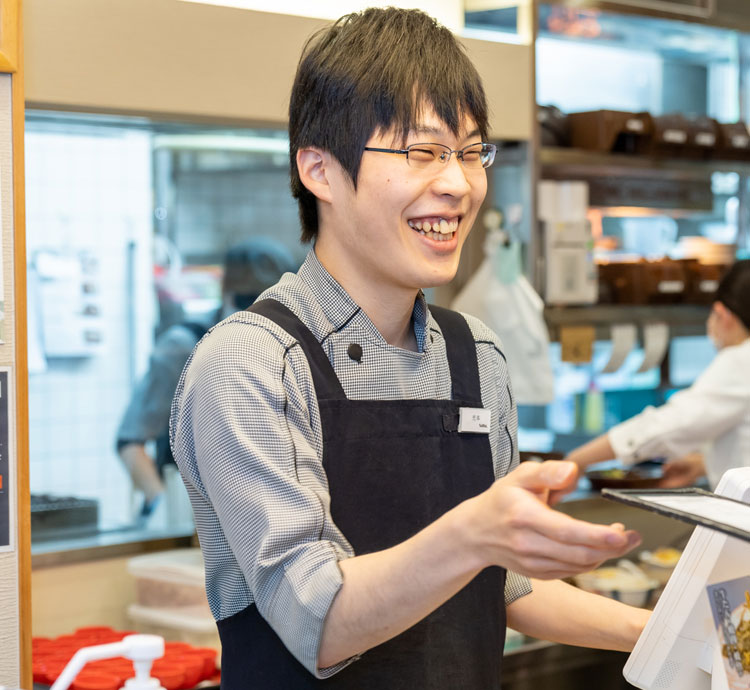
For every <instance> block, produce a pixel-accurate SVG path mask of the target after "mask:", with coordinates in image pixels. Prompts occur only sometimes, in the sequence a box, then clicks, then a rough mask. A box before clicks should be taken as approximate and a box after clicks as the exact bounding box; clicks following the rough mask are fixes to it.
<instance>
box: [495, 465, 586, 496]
mask: <svg viewBox="0 0 750 690" xmlns="http://www.w3.org/2000/svg"><path fill="white" fill-rule="evenodd" d="M577 478H578V466H577V465H576V464H575V463H574V462H568V461H565V460H547V461H546V462H524V463H522V464H521V465H519V466H518V467H517V468H516V469H515V470H513V471H512V472H511V473H509V474H508V475H506V476H505V478H504V479H503V480H502V481H504V482H506V483H510V484H515V485H516V486H520V487H522V488H524V489H528V490H529V491H533V492H535V493H539V492H543V491H545V490H553V491H560V490H565V489H567V488H569V487H571V486H572V485H574V484H575V482H576V480H577Z"/></svg>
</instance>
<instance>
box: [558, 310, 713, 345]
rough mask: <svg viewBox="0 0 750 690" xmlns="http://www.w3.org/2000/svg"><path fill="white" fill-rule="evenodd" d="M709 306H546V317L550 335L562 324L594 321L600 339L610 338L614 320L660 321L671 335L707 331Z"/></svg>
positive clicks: (695, 334)
mask: <svg viewBox="0 0 750 690" xmlns="http://www.w3.org/2000/svg"><path fill="white" fill-rule="evenodd" d="M709 311H710V307H709V306H707V305H700V304H653V305H651V304H649V305H628V304H592V305H590V306H575V307H563V306H559V307H557V306H556V307H552V306H549V307H545V308H544V320H545V321H546V323H547V328H548V330H549V334H550V338H551V339H552V340H558V339H559V329H560V328H561V327H563V326H580V325H593V326H594V327H595V328H596V338H597V340H609V338H610V327H611V326H612V324H615V323H634V324H636V326H639V327H642V326H643V325H644V324H647V323H653V322H656V321H661V322H664V323H666V324H668V325H669V330H670V335H671V336H672V337H684V336H698V335H705V334H706V319H707V318H708V314H709Z"/></svg>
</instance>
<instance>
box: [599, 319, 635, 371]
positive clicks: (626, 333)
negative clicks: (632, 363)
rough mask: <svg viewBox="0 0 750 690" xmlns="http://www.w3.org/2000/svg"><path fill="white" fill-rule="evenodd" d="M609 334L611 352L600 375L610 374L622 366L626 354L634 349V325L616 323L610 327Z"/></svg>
mask: <svg viewBox="0 0 750 690" xmlns="http://www.w3.org/2000/svg"><path fill="white" fill-rule="evenodd" d="M610 334H611V340H612V351H611V352H610V354H609V361H608V362H607V363H606V364H605V365H604V369H602V374H611V373H612V372H614V371H617V370H618V369H619V368H620V367H621V366H622V365H623V363H624V362H625V360H626V359H627V356H628V354H630V351H631V350H632V349H633V348H634V347H635V343H636V339H637V336H638V329H637V328H636V327H635V324H634V323H616V324H613V325H612V328H611V330H610Z"/></svg>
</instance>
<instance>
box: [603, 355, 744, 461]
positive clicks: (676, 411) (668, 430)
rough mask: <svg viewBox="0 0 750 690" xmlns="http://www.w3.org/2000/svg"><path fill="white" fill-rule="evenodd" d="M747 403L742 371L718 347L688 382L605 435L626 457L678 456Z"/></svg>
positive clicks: (713, 434)
mask: <svg viewBox="0 0 750 690" xmlns="http://www.w3.org/2000/svg"><path fill="white" fill-rule="evenodd" d="M748 406H750V394H749V393H748V384H747V380H746V373H745V372H742V371H741V370H736V369H735V366H734V361H733V357H732V353H731V352H723V351H722V352H720V353H719V354H718V355H717V356H716V358H714V361H713V362H711V364H710V365H709V366H708V368H707V369H706V370H705V371H704V372H703V374H701V376H699V377H698V379H696V381H695V383H694V384H693V385H692V386H691V387H690V388H687V389H685V390H683V391H679V392H677V393H675V394H674V395H672V397H671V398H669V400H668V401H667V402H666V403H665V404H664V405H661V406H660V407H647V408H646V409H645V410H643V412H641V413H640V414H638V415H636V416H635V417H632V418H631V419H628V420H627V421H625V422H622V423H621V424H618V425H617V426H615V427H613V428H612V429H610V431H609V433H608V438H609V442H610V444H611V445H612V448H613V450H614V451H615V454H616V456H617V457H618V458H620V459H621V460H622V461H623V462H625V463H635V462H639V461H641V460H645V459H647V458H652V457H662V456H664V457H668V458H675V457H680V456H682V455H686V454H688V453H691V452H695V451H698V450H700V449H701V448H702V446H703V445H704V444H705V443H706V442H707V441H712V440H713V439H715V438H717V437H718V436H720V435H722V434H724V433H726V432H727V431H728V430H729V429H731V428H732V427H734V426H736V425H737V424H738V423H739V422H740V421H741V419H742V418H743V416H744V415H745V414H747V410H748Z"/></svg>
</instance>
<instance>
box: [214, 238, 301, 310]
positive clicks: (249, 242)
mask: <svg viewBox="0 0 750 690" xmlns="http://www.w3.org/2000/svg"><path fill="white" fill-rule="evenodd" d="M296 270H297V262H296V261H295V260H294V258H293V257H292V254H291V252H290V251H289V250H288V249H287V248H286V247H285V246H284V245H283V244H281V243H280V242H279V241H278V240H276V239H273V238H271V237H267V236H264V235H257V236H254V237H249V238H247V239H245V240H243V241H241V242H239V243H237V244H234V245H232V246H231V247H229V248H228V249H227V251H226V254H225V255H224V275H223V278H222V283H221V291H222V294H225V295H226V294H231V295H235V297H236V298H237V299H239V300H240V301H244V302H245V304H244V306H243V307H242V308H243V309H244V307H247V306H248V305H250V304H252V302H253V301H254V300H255V298H256V297H257V296H258V295H259V294H260V293H261V292H263V290H265V289H266V288H269V287H271V285H273V284H274V283H276V282H277V281H278V280H279V278H281V276H282V275H283V274H284V273H286V272H287V271H296ZM238 296H239V297H238ZM248 300H249V301H248Z"/></svg>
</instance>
